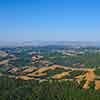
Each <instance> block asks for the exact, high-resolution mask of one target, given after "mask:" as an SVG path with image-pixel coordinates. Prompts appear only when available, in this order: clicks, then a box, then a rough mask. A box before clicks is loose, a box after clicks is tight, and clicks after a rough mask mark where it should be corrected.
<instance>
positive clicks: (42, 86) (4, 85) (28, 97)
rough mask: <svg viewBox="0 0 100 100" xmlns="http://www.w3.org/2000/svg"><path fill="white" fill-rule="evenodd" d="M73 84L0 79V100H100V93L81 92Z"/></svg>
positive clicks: (80, 89) (79, 88)
mask: <svg viewBox="0 0 100 100" xmlns="http://www.w3.org/2000/svg"><path fill="white" fill-rule="evenodd" d="M75 84H76V83H75V82H70V81H57V80H48V81H45V82H39V81H22V80H14V79H8V78H4V77H3V78H0V100H100V91H99V90H98V91H95V90H94V89H89V90H83V89H82V87H81V86H77V85H75Z"/></svg>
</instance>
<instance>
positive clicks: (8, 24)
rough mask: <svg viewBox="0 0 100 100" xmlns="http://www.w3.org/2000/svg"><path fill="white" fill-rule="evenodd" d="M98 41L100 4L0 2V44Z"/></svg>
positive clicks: (86, 0)
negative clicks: (39, 41) (1, 42)
mask: <svg viewBox="0 0 100 100" xmlns="http://www.w3.org/2000/svg"><path fill="white" fill-rule="evenodd" d="M33 40H46V41H47V40H48V41H100V0H0V41H33Z"/></svg>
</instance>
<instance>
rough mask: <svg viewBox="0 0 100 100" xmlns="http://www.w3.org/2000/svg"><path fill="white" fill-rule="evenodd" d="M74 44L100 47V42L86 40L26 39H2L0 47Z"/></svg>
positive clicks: (74, 45)
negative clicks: (19, 40)
mask: <svg viewBox="0 0 100 100" xmlns="http://www.w3.org/2000/svg"><path fill="white" fill-rule="evenodd" d="M49 45H57V46H59V45H60V46H61V45H62V46H72V47H80V46H81V47H87V46H96V47H100V42H84V41H25V42H4V41H0V47H17V46H49Z"/></svg>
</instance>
